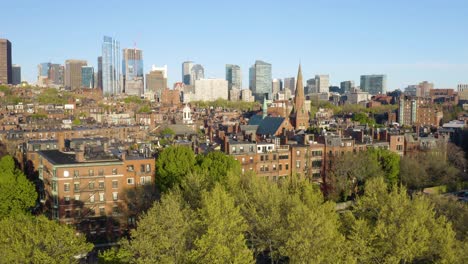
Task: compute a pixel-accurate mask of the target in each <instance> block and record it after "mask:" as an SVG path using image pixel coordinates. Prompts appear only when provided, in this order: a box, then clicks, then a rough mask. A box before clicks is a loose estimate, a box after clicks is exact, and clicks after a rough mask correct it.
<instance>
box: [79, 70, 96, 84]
mask: <svg viewBox="0 0 468 264" xmlns="http://www.w3.org/2000/svg"><path fill="white" fill-rule="evenodd" d="M81 86H82V87H84V88H89V89H92V88H93V87H94V68H93V67H91V66H83V67H81Z"/></svg>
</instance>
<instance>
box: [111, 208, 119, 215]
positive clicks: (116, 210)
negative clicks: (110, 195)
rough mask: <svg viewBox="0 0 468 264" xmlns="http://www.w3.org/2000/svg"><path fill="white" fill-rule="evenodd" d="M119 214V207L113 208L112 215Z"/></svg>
mask: <svg viewBox="0 0 468 264" xmlns="http://www.w3.org/2000/svg"><path fill="white" fill-rule="evenodd" d="M119 213H120V211H119V207H117V206H114V207H112V214H114V215H117V214H119Z"/></svg>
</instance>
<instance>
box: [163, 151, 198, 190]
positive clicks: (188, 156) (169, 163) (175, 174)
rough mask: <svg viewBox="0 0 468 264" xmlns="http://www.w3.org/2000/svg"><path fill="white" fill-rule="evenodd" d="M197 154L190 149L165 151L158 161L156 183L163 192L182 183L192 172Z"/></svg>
mask: <svg viewBox="0 0 468 264" xmlns="http://www.w3.org/2000/svg"><path fill="white" fill-rule="evenodd" d="M194 165H195V154H194V153H193V151H192V150H191V149H190V148H188V147H183V146H176V147H170V148H166V149H164V150H163V151H162V152H161V153H160V154H159V157H158V159H157V160H156V178H157V179H156V182H157V183H158V187H159V188H160V190H161V191H166V190H168V189H170V188H172V187H173V186H177V185H179V184H180V183H181V181H182V179H183V178H184V177H185V176H186V175H188V174H189V173H191V172H192V170H193V167H194Z"/></svg>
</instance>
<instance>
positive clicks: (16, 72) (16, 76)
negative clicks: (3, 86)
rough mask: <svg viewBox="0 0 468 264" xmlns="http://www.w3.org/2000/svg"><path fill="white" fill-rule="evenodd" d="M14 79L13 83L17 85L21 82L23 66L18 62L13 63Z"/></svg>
mask: <svg viewBox="0 0 468 264" xmlns="http://www.w3.org/2000/svg"><path fill="white" fill-rule="evenodd" d="M11 69H12V79H11V84H13V85H17V84H20V83H21V66H19V65H17V64H13V65H12V68H11Z"/></svg>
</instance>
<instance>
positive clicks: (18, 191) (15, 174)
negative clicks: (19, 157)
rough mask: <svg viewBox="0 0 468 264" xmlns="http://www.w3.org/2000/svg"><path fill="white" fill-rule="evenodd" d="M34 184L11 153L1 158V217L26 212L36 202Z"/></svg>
mask: <svg viewBox="0 0 468 264" xmlns="http://www.w3.org/2000/svg"><path fill="white" fill-rule="evenodd" d="M36 199H37V193H36V189H35V187H34V185H33V184H32V183H31V182H30V181H28V179H27V178H26V176H25V175H24V174H23V173H22V172H21V171H20V170H19V169H18V168H16V165H15V162H14V160H13V158H12V157H11V156H9V155H6V156H4V157H3V158H2V159H1V160H0V219H1V218H4V217H6V216H9V215H15V214H18V213H25V212H27V211H28V210H29V209H30V208H31V207H33V206H34V205H35V203H36Z"/></svg>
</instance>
